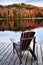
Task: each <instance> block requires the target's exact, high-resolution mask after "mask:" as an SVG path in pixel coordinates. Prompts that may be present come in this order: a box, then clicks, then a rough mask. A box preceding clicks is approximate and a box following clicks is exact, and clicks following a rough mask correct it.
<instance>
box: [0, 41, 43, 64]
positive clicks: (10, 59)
mask: <svg viewBox="0 0 43 65" xmlns="http://www.w3.org/2000/svg"><path fill="white" fill-rule="evenodd" d="M35 46H36V47H35V54H36V56H37V61H35V60H33V61H32V60H31V57H32V56H31V54H30V53H28V51H27V52H25V53H24V54H23V58H22V65H43V44H38V43H37V44H36V45H35ZM19 62H20V61H19V58H18V56H17V53H16V52H15V54H14V53H13V45H12V43H10V42H6V41H4V42H0V65H19Z"/></svg>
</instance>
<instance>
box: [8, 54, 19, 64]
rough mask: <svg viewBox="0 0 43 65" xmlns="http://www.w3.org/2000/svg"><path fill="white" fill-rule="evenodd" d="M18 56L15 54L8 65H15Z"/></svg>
mask: <svg viewBox="0 0 43 65" xmlns="http://www.w3.org/2000/svg"><path fill="white" fill-rule="evenodd" d="M17 58H18V57H17V54H16V53H15V54H14V55H13V57H12V59H11V61H10V63H9V64H8V65H15V64H16V61H17ZM17 65H18V64H17Z"/></svg>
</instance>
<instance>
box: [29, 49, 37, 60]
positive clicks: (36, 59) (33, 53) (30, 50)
mask: <svg viewBox="0 0 43 65" xmlns="http://www.w3.org/2000/svg"><path fill="white" fill-rule="evenodd" d="M29 51H30V53H31V54H32V56H33V57H34V59H35V60H37V57H36V55H35V54H34V53H33V51H32V49H31V48H30V49H29Z"/></svg>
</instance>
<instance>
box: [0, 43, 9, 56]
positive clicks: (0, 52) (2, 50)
mask: <svg viewBox="0 0 43 65" xmlns="http://www.w3.org/2000/svg"><path fill="white" fill-rule="evenodd" d="M9 45H10V43H9V44H8V43H7V44H6V46H4V48H3V49H1V51H0V55H1V54H2V53H3V52H4V51H5V50H6V49H7V47H8V46H9Z"/></svg>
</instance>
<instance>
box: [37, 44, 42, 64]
mask: <svg viewBox="0 0 43 65" xmlns="http://www.w3.org/2000/svg"><path fill="white" fill-rule="evenodd" d="M37 51H38V52H37V60H38V65H43V64H42V55H41V49H40V44H37Z"/></svg>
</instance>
